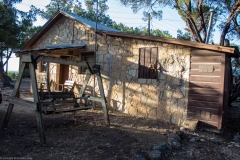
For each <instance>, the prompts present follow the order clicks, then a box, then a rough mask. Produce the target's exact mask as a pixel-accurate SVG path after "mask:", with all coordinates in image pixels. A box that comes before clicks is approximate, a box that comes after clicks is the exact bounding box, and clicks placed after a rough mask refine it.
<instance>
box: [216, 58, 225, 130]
mask: <svg viewBox="0 0 240 160" xmlns="http://www.w3.org/2000/svg"><path fill="white" fill-rule="evenodd" d="M225 62H226V55H222V59H221V71H222V72H221V87H220V92H219V93H220V97H219V106H220V107H219V113H218V118H219V119H218V127H217V128H218V129H219V130H220V129H221V128H222V111H223V107H224V106H223V105H224V82H225V81H224V80H225Z"/></svg>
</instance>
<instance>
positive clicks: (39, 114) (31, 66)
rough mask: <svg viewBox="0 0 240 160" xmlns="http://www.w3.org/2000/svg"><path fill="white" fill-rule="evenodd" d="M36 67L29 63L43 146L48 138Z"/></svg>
mask: <svg viewBox="0 0 240 160" xmlns="http://www.w3.org/2000/svg"><path fill="white" fill-rule="evenodd" d="M34 66H35V65H34V64H33V63H29V70H30V76H31V82H32V90H33V99H34V102H35V103H37V110H35V114H36V119H37V127H38V133H39V138H40V143H41V144H42V145H46V138H45V134H44V125H43V120H42V108H41V105H40V103H39V96H38V89H37V79H36V74H35V67H34Z"/></svg>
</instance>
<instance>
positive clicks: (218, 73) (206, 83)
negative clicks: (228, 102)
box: [188, 50, 225, 130]
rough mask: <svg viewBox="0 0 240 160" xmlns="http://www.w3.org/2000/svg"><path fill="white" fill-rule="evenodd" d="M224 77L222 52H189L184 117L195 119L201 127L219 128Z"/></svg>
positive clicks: (220, 126)
mask: <svg viewBox="0 0 240 160" xmlns="http://www.w3.org/2000/svg"><path fill="white" fill-rule="evenodd" d="M224 78H225V54H224V53H219V52H213V51H208V50H192V51H191V68H190V76H189V96H188V118H192V119H198V120H199V123H200V124H201V125H203V126H205V127H210V128H212V127H213V128H217V129H219V130H220V129H221V128H222V118H223V117H222V113H223V112H222V111H223V107H224V105H225V104H224V102H223V99H224V83H225V82H224V81H225V79H224Z"/></svg>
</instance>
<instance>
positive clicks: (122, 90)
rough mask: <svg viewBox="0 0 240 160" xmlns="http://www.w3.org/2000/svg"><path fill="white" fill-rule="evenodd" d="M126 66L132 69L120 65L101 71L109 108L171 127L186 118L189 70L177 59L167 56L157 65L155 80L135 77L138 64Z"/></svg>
mask: <svg viewBox="0 0 240 160" xmlns="http://www.w3.org/2000/svg"><path fill="white" fill-rule="evenodd" d="M125 63H126V62H125ZM129 63H131V64H128V66H135V68H134V69H133V68H131V67H123V66H121V67H120V69H116V71H115V72H113V71H112V72H111V71H109V70H108V72H105V71H106V70H104V69H103V71H102V72H101V74H102V75H103V76H102V77H103V84H104V87H105V88H104V89H105V95H106V97H107V100H108V102H109V103H108V106H109V107H111V108H113V109H114V110H118V111H121V112H124V113H128V114H130V115H133V116H137V117H144V118H150V119H161V120H164V121H167V122H172V123H174V124H177V123H178V121H179V119H186V116H187V103H188V83H189V82H188V81H187V80H188V76H189V68H188V67H185V68H184V67H183V65H181V64H180V62H179V60H177V59H176V58H175V57H174V59H173V57H172V56H170V58H166V59H164V60H162V61H160V62H159V64H158V68H157V71H156V73H157V78H156V79H147V78H138V64H137V63H133V62H129ZM114 65H116V64H114ZM136 66H137V67H136ZM121 68H130V69H129V70H126V69H125V70H122V69H121ZM184 79H187V80H184Z"/></svg>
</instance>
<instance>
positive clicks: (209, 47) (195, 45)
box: [101, 31, 235, 55]
mask: <svg viewBox="0 0 240 160" xmlns="http://www.w3.org/2000/svg"><path fill="white" fill-rule="evenodd" d="M101 32H102V33H103V34H106V35H111V36H117V37H129V38H137V39H144V40H150V41H157V42H163V43H171V44H178V45H182V46H189V47H191V48H199V49H202V48H204V49H206V50H213V51H216V52H222V53H223V54H224V53H230V54H231V55H233V54H234V53H235V48H231V47H225V46H217V45H212V44H205V43H196V42H190V41H183V40H176V39H171V38H159V37H154V36H146V35H136V34H128V33H122V32H111V31H101ZM206 55H207V54H206Z"/></svg>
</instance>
